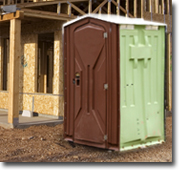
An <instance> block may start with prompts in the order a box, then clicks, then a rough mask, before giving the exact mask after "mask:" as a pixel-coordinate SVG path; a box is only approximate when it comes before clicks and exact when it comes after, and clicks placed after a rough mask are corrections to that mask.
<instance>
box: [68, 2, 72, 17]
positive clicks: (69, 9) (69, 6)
mask: <svg viewBox="0 0 180 170" xmlns="http://www.w3.org/2000/svg"><path fill="white" fill-rule="evenodd" d="M68 15H69V16H71V4H68Z"/></svg>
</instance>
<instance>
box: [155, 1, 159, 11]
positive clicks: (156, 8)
mask: <svg viewBox="0 0 180 170" xmlns="http://www.w3.org/2000/svg"><path fill="white" fill-rule="evenodd" d="M155 13H159V0H155Z"/></svg>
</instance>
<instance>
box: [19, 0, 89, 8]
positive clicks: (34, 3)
mask: <svg viewBox="0 0 180 170" xmlns="http://www.w3.org/2000/svg"><path fill="white" fill-rule="evenodd" d="M85 1H88V0H56V1H45V2H30V3H24V4H17V7H19V8H29V7H38V6H47V5H53V4H58V3H59V2H61V4H64V3H68V2H85Z"/></svg>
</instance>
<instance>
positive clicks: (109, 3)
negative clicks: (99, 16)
mask: <svg viewBox="0 0 180 170" xmlns="http://www.w3.org/2000/svg"><path fill="white" fill-rule="evenodd" d="M108 14H111V1H110V0H108Z"/></svg>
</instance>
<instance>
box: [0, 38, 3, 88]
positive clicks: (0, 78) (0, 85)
mask: <svg viewBox="0 0 180 170" xmlns="http://www.w3.org/2000/svg"><path fill="white" fill-rule="evenodd" d="M3 56H4V39H3V38H0V90H3V58H4V57H3Z"/></svg>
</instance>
